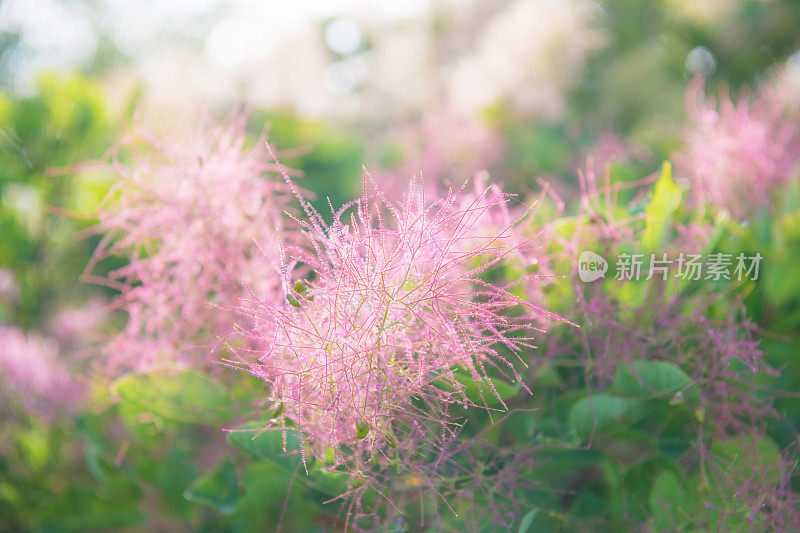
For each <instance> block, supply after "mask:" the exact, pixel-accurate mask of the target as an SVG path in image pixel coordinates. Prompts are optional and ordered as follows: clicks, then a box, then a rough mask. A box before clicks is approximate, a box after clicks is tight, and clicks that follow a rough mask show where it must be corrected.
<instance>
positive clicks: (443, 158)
mask: <svg viewBox="0 0 800 533" xmlns="http://www.w3.org/2000/svg"><path fill="white" fill-rule="evenodd" d="M392 140H393V141H394V142H395V146H396V147H397V148H398V149H399V151H400V152H401V154H402V159H401V161H400V162H399V163H398V164H396V165H395V166H394V167H393V168H392V169H391V170H386V171H381V172H378V173H376V174H375V179H376V180H377V181H378V183H379V184H380V186H381V189H382V190H383V191H384V194H385V195H386V196H387V197H389V198H391V199H393V200H399V199H400V198H402V196H403V194H404V193H405V192H406V184H407V182H408V176H410V175H413V174H420V175H422V176H424V178H425V179H424V184H425V185H426V186H427V189H426V191H425V192H426V193H430V194H435V193H438V192H440V191H443V190H444V191H446V190H447V187H449V186H451V185H460V184H462V183H464V182H465V181H466V180H468V179H470V178H471V177H472V176H473V175H474V174H476V173H477V172H480V171H484V170H486V169H488V167H489V166H490V165H491V164H492V163H493V162H494V161H496V160H497V158H498V157H499V155H500V152H501V150H502V138H501V135H500V134H499V132H497V131H495V130H494V129H492V127H490V126H489V125H488V124H485V123H484V122H483V121H481V120H479V119H475V118H473V117H471V116H469V115H466V114H463V113H459V112H458V111H455V110H452V109H450V110H444V111H439V112H427V113H425V114H424V115H423V116H422V118H421V119H420V120H419V122H417V123H415V124H411V125H409V126H406V127H405V128H403V129H402V130H401V131H400V132H399V133H398V134H397V135H396V136H394V137H393V139H392Z"/></svg>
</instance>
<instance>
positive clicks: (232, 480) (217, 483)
mask: <svg viewBox="0 0 800 533" xmlns="http://www.w3.org/2000/svg"><path fill="white" fill-rule="evenodd" d="M183 497H184V498H186V499H187V500H189V501H194V502H200V503H203V504H206V505H210V506H212V507H214V508H216V509H217V510H218V511H219V512H221V513H222V514H225V515H229V514H232V513H233V511H234V510H235V509H236V504H237V503H238V501H239V476H238V475H237V474H236V468H235V467H234V466H233V464H232V463H231V462H230V461H228V460H226V461H224V462H223V463H221V464H220V465H219V466H217V467H216V468H215V469H214V470H212V471H211V472H208V473H207V474H205V475H204V476H202V477H200V478H198V479H197V480H195V481H194V483H192V484H191V485H190V486H189V488H188V489H186V492H184V493H183Z"/></svg>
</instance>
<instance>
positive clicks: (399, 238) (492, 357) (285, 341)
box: [243, 179, 549, 462]
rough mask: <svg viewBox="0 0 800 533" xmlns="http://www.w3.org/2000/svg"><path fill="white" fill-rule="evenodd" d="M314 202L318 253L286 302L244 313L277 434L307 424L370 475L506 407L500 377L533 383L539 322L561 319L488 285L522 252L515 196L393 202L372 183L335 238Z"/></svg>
mask: <svg viewBox="0 0 800 533" xmlns="http://www.w3.org/2000/svg"><path fill="white" fill-rule="evenodd" d="M301 202H302V203H303V205H304V207H305V208H306V211H307V214H308V218H307V219H306V220H304V221H303V222H302V226H303V230H304V234H305V237H306V238H307V241H308V245H307V246H306V247H303V248H300V247H296V246H287V247H286V248H285V278H284V286H285V287H286V296H285V298H284V299H283V301H282V302H280V303H275V302H267V301H264V302H259V303H260V305H258V306H257V307H256V306H248V307H245V308H244V309H243V313H244V314H245V315H247V316H248V317H249V318H250V319H251V320H252V322H253V323H254V328H253V330H252V331H251V332H250V334H251V335H252V336H254V337H256V338H257V340H258V341H259V342H260V343H262V344H264V345H265V346H266V348H265V349H264V350H262V351H260V352H258V353H257V354H256V355H257V357H258V360H257V361H250V362H248V361H247V358H248V357H249V358H252V355H251V354H245V357H243V359H244V360H245V361H244V365H245V367H246V368H247V369H249V371H250V372H251V373H252V374H253V375H255V376H257V377H259V378H261V379H263V380H264V381H266V382H267V383H269V384H270V391H271V394H272V395H273V397H274V400H275V402H276V403H279V404H280V405H282V408H281V410H282V414H281V415H280V417H279V418H278V419H277V420H276V422H277V421H291V422H293V423H294V424H296V425H297V426H298V427H299V428H300V430H301V431H302V432H303V434H304V435H305V446H306V447H307V449H308V450H311V451H312V453H314V454H315V455H322V454H323V453H324V450H325V449H328V448H333V449H334V451H335V453H336V454H337V458H339V460H340V461H341V462H344V461H345V460H347V461H356V462H358V461H359V460H365V459H366V458H367V457H370V456H374V454H376V453H381V451H382V450H385V449H386V448H387V446H392V447H394V446H397V445H398V444H397V441H398V440H400V438H401V436H402V435H403V434H406V433H409V432H410V433H417V434H418V433H419V432H420V431H422V433H423V434H424V432H425V431H430V429H424V430H423V428H427V427H428V425H429V424H432V425H433V427H437V428H438V429H437V430H436V431H437V432H438V433H439V436H440V437H441V436H442V435H452V436H454V435H455V434H456V433H457V427H456V426H457V425H455V424H454V418H453V415H452V414H451V411H452V410H454V409H458V408H462V407H469V406H479V407H483V408H488V405H490V404H496V405H497V408H501V407H502V406H503V401H502V399H501V398H500V397H499V395H498V393H497V392H496V389H495V386H494V382H493V381H492V380H491V379H490V376H492V375H494V376H497V377H501V378H505V379H507V380H510V381H512V382H518V381H520V376H519V374H518V372H517V367H518V366H519V365H522V366H524V364H525V361H524V360H523V359H522V358H521V356H520V355H519V353H520V351H521V350H522V349H524V348H527V347H529V346H530V341H531V332H532V330H533V329H534V328H533V326H532V322H531V320H532V319H533V318H536V317H542V316H547V315H549V313H547V312H546V311H545V310H543V309H542V308H540V307H537V306H536V305H534V304H532V303H530V302H527V301H525V300H523V299H521V298H519V297H517V296H515V295H514V294H512V290H513V286H514V285H516V283H511V284H492V283H489V282H487V281H485V280H484V279H482V277H481V276H482V274H483V273H484V272H486V271H488V270H489V269H490V268H492V267H494V266H495V265H497V264H500V263H501V262H502V261H503V260H505V259H506V258H507V257H508V256H510V255H512V254H515V253H517V252H518V251H519V248H520V247H521V244H520V242H519V240H518V239H517V237H516V235H515V234H514V231H515V227H516V225H517V223H518V222H519V220H517V219H513V218H511V217H507V216H505V215H503V213H504V209H505V206H504V204H505V202H507V197H506V196H505V195H503V194H502V193H500V192H499V191H498V190H496V189H493V188H492V187H488V186H487V187H486V188H485V189H484V190H482V191H479V190H476V191H474V192H472V193H471V194H469V195H465V194H464V193H462V192H460V191H452V190H451V191H450V192H449V193H448V194H447V195H446V196H445V197H438V198H434V199H428V198H426V197H425V194H424V189H423V188H421V187H420V186H419V185H418V184H417V183H415V182H414V181H412V182H411V186H410V188H409V192H408V194H407V195H406V197H405V199H404V200H403V201H402V202H400V203H393V202H390V201H389V200H387V199H386V197H385V196H384V195H383V193H382V192H381V191H380V189H378V188H376V187H374V186H373V185H372V184H371V183H370V181H369V180H368V179H365V187H364V195H363V196H362V198H361V199H359V200H358V201H357V202H355V203H353V204H352V205H350V206H345V207H344V208H342V209H341V210H340V211H338V212H337V213H336V214H335V221H334V223H333V224H331V225H327V224H326V223H325V222H324V221H323V220H322V218H321V217H319V215H318V214H317V213H316V212H314V211H313V209H312V208H311V207H310V206H308V205H307V204H306V203H305V202H304V201H302V199H301ZM495 211H496V212H498V213H500V214H501V216H500V217H497V216H495V214H494V212H495ZM488 223H491V224H495V227H494V228H493V230H492V231H487V228H486V225H487V224H488ZM299 264H302V265H304V266H305V267H306V268H308V269H310V270H309V272H308V274H306V275H305V276H304V277H303V278H302V279H301V278H298V276H297V275H296V274H294V273H295V272H296V266H297V265H299ZM524 281H525V279H520V280H518V281H517V283H520V282H524ZM510 334H513V335H510ZM467 383H472V384H473V385H467ZM467 386H471V387H474V388H476V389H477V390H479V391H480V393H479V397H475V396H473V397H472V398H470V397H468V395H467V394H466V392H465V391H466V387H467ZM521 386H522V387H523V388H525V386H524V384H522V385H521ZM401 428H406V429H405V430H403V429H401ZM408 428H411V429H410V430H409V429H408ZM429 440H430V441H433V440H435V439H432V438H431V439H429ZM445 440H447V439H446V438H445ZM348 450H349V452H348ZM359 457H360V458H362V459H358V458H359Z"/></svg>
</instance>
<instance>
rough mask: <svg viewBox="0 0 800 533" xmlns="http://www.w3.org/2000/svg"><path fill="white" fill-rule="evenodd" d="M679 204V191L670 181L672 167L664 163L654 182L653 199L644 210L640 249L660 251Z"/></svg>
mask: <svg viewBox="0 0 800 533" xmlns="http://www.w3.org/2000/svg"><path fill="white" fill-rule="evenodd" d="M680 203H681V190H680V188H679V187H678V186H677V185H675V182H674V181H672V166H671V165H670V163H669V162H668V161H665V162H664V166H663V168H662V170H661V177H660V178H658V181H656V188H655V192H654V193H653V199H652V200H650V203H649V204H648V205H647V207H646V208H645V210H644V213H645V224H644V234H643V235H642V248H643V249H644V250H647V251H651V252H659V251H661V245H662V244H663V242H664V238H665V237H666V236H667V234H668V231H669V227H670V224H672V217H673V216H674V214H675V211H676V210H677V209H678V206H679V205H680Z"/></svg>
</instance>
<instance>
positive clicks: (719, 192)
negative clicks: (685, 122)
mask: <svg viewBox="0 0 800 533" xmlns="http://www.w3.org/2000/svg"><path fill="white" fill-rule="evenodd" d="M703 89H704V83H703V80H702V79H700V78H697V79H695V80H694V81H693V82H692V83H691V84H690V85H689V87H688V89H687V91H686V106H687V111H688V114H689V117H690V118H691V120H692V122H693V124H694V126H693V128H692V129H690V130H689V131H688V132H687V133H686V147H685V149H684V151H683V153H681V154H679V156H678V157H677V159H676V162H677V164H678V168H679V170H680V171H681V172H682V173H683V174H684V175H686V176H687V177H688V178H689V179H690V180H691V181H692V183H693V185H694V193H695V195H696V197H697V199H698V200H699V201H710V202H712V203H713V204H714V205H716V206H717V207H719V208H723V209H727V210H729V211H730V212H731V214H732V215H733V216H735V217H737V218H740V219H741V218H745V217H748V216H751V215H753V214H754V213H755V212H757V210H759V209H762V208H765V207H768V206H769V205H770V202H771V199H772V192H773V191H774V190H775V188H776V187H778V186H780V185H782V184H783V183H785V182H786V181H787V180H788V179H789V178H790V177H791V176H792V175H793V173H794V171H795V170H796V167H797V163H798V161H799V160H800V129H798V128H797V127H796V126H795V124H794V123H793V121H791V120H790V119H789V118H788V116H787V114H786V112H785V109H784V106H782V105H781V104H780V102H778V101H777V100H775V99H773V98H772V97H770V95H769V94H768V93H765V94H763V95H761V96H760V97H759V98H757V99H756V100H755V101H754V102H753V103H752V104H749V103H748V101H747V99H746V98H745V97H742V98H741V99H740V100H739V101H738V103H734V102H733V101H732V100H731V99H730V98H729V97H727V96H722V97H721V98H720V99H719V102H718V103H716V102H714V100H706V99H705V97H704V94H703V93H704V91H703Z"/></svg>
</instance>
